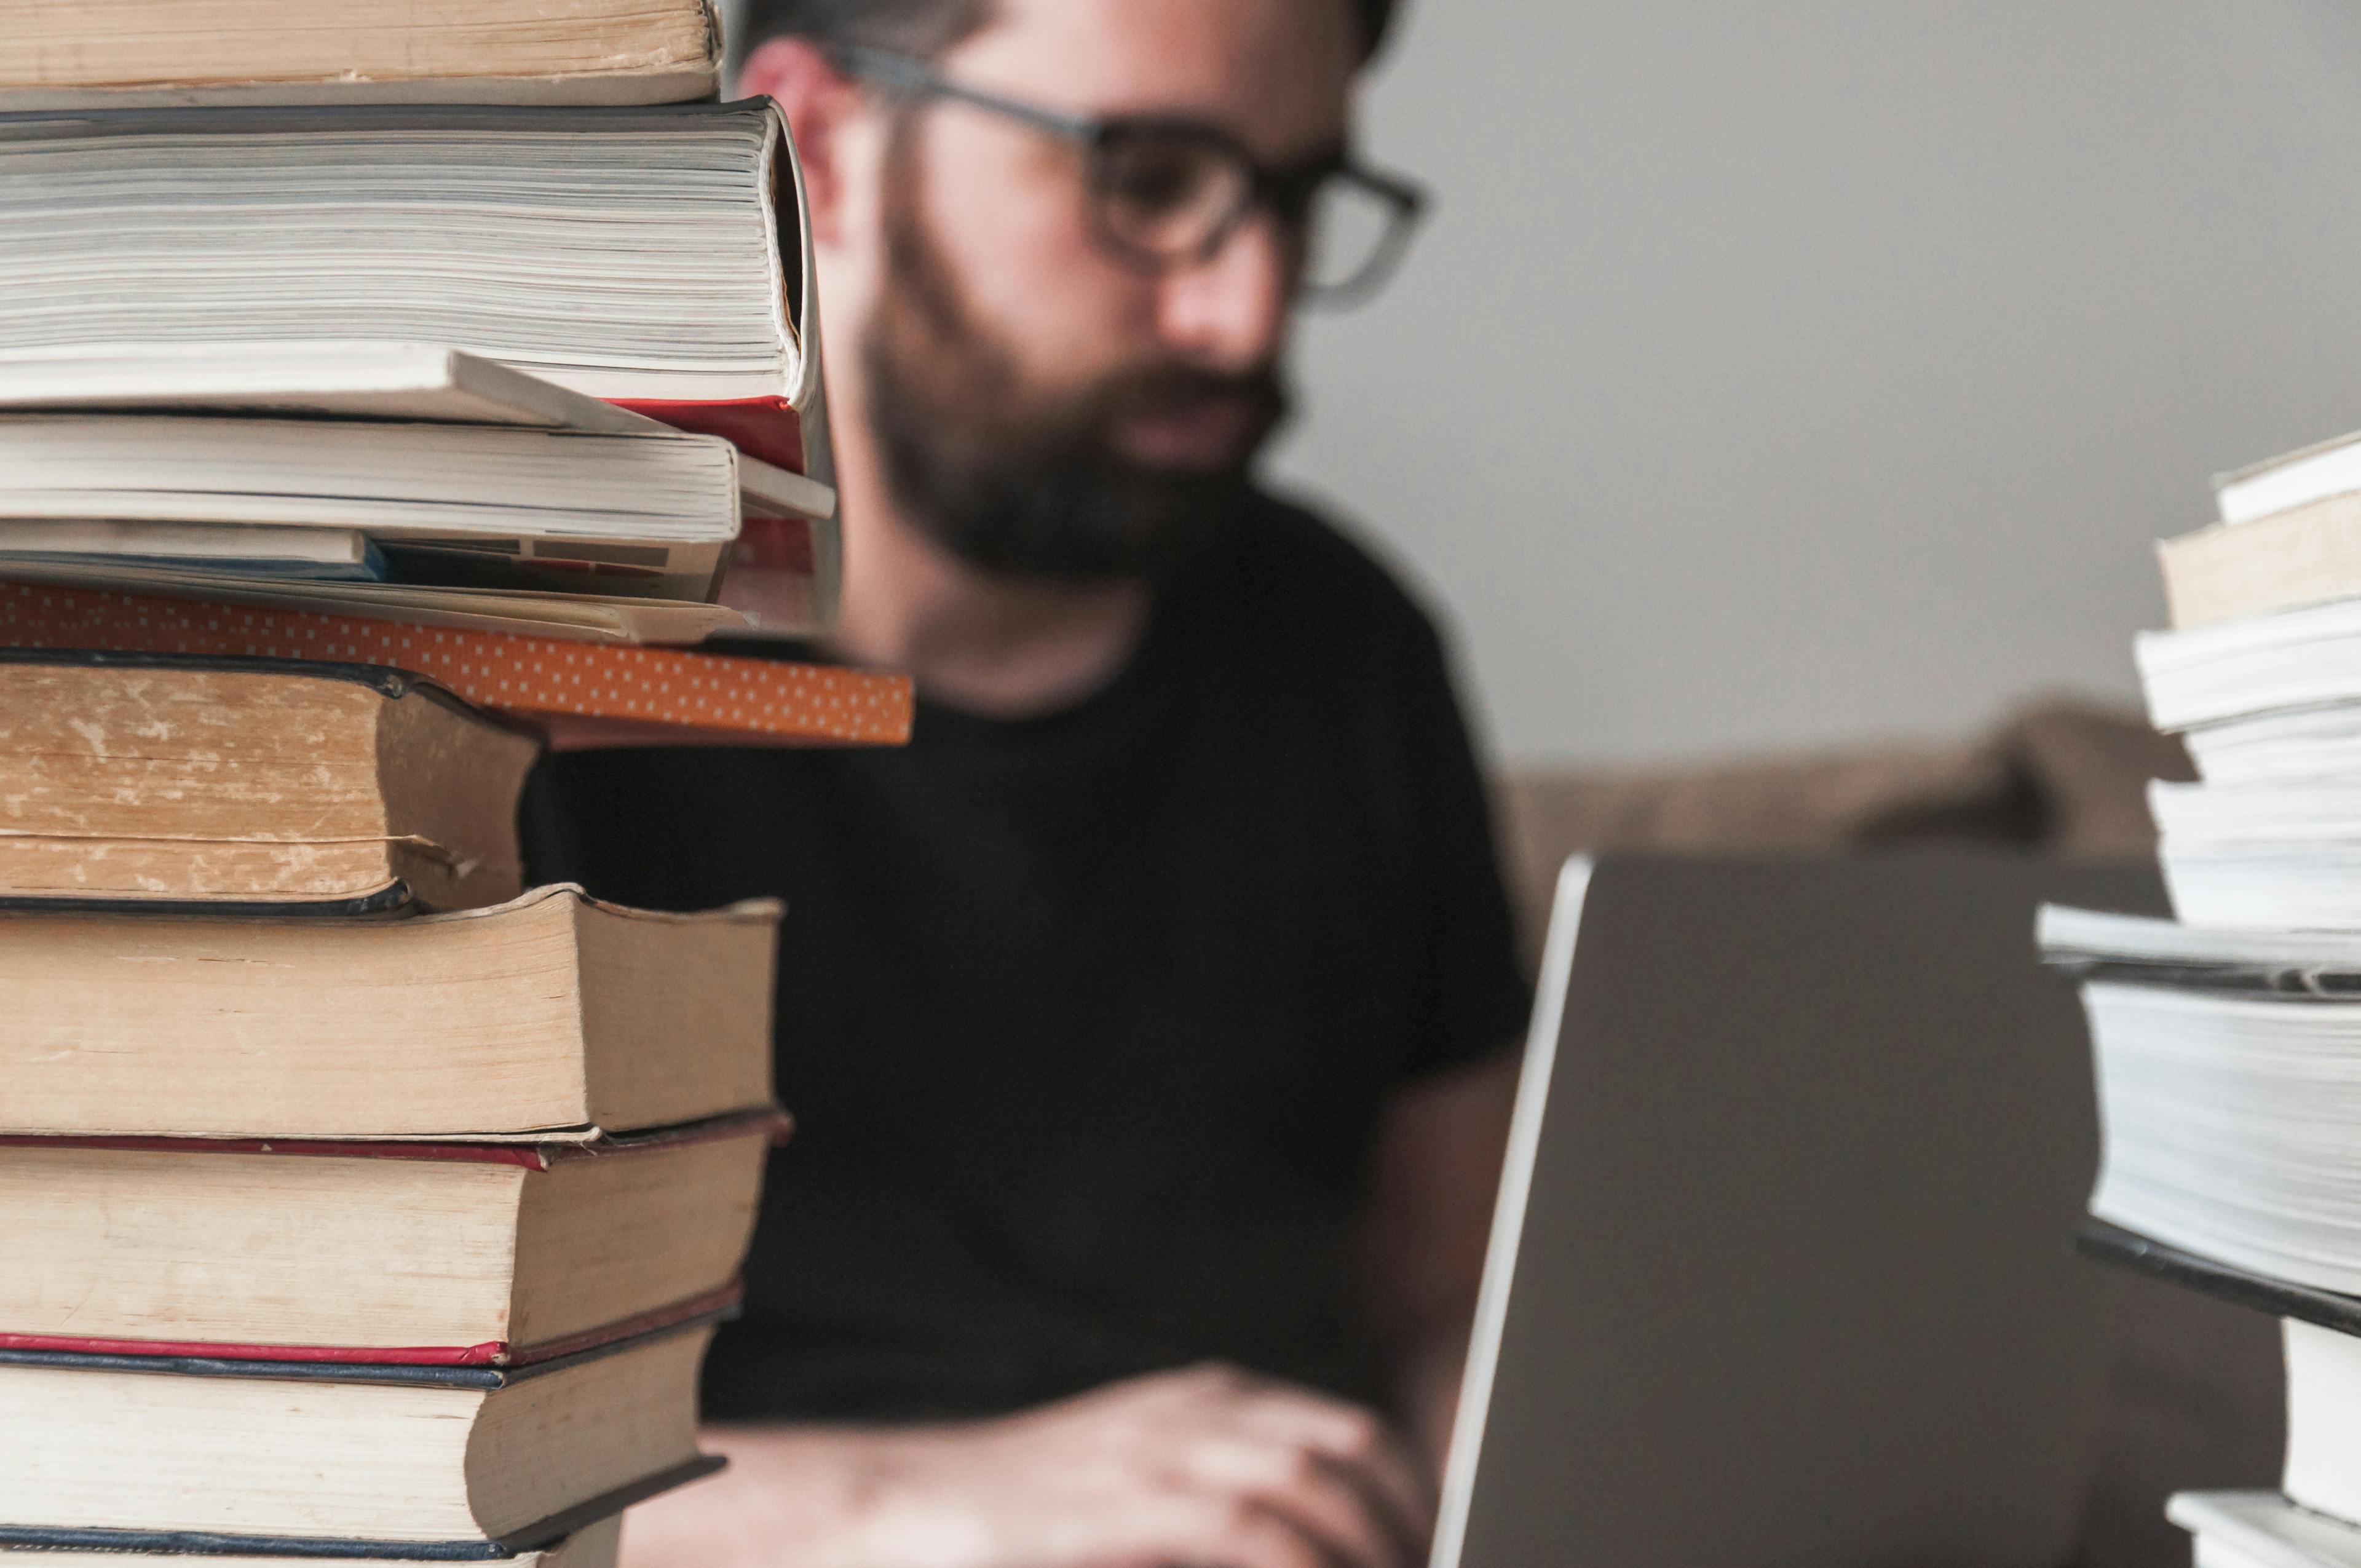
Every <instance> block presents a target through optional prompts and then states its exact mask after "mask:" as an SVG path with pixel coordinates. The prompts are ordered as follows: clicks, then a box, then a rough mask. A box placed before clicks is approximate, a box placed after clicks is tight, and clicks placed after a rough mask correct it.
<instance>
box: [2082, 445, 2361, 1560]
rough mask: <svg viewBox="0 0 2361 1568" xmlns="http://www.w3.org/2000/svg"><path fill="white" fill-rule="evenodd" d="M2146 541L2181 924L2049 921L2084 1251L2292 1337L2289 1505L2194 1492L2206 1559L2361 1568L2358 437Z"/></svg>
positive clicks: (2150, 648) (2195, 1530)
mask: <svg viewBox="0 0 2361 1568" xmlns="http://www.w3.org/2000/svg"><path fill="white" fill-rule="evenodd" d="M2216 486H2217V489H2218V492H2219V497H2220V507H2221V521H2220V522H2219V523H2217V524H2215V525H2213V526H2211V527H2208V528H2206V529H2203V530H2202V531H2200V532H2195V533H2191V534H2189V535H2186V536H2184V537H2182V538H2179V539H2173V540H2169V541H2167V542H2166V543H2164V544H2163V545H2162V547H2161V550H2162V557H2163V564H2164V574H2165V582H2166V587H2167V596H2168V598H2169V602H2170V606H2171V611H2172V620H2173V626H2172V630H2169V631H2162V632H2156V633H2151V634H2147V635H2145V636H2143V637H2142V638H2141V639H2140V641H2139V646H2138V650H2137V652H2138V661H2139V667H2140V673H2141V677H2142V680H2143V682H2144V684H2145V685H2146V688H2147V700H2148V707H2149V710H2150V714H2151V716H2152V717H2153V718H2154V719H2155V721H2156V723H2157V725H2158V728H2159V729H2165V730H2168V731H2170V732H2173V733H2176V734H2178V735H2180V737H2181V738H2182V739H2183V740H2185V741H2186V742H2187V743H2188V747H2189V750H2190V752H2191V756H2192V757H2193V758H2194V760H2195V762H2196V763H2197V767H2198V770H2199V773H2200V774H2201V776H2202V783H2199V784H2162V783H2159V784H2154V785H2151V786H2150V788H2151V795H2150V804H2151V806H2152V807H2153V809H2154V813H2155V816H2156V819H2157V824H2158V829H2159V850H2158V853H2159V858H2160V860H2161V861H2162V864H2163V871H2164V875H2165V881H2166V884H2167V886H2168V887H2169V891H2170V893H2171V896H2172V903H2173V907H2174V911H2175V913H2176V915H2177V916H2178V920H2177V921H2163V920H2152V919H2144V918H2136V917H2132V916H2119V915H2103V914H2097V913H2093V912H2090V911H2084V910H2073V909H2056V908H2053V909H2047V910H2044V911H2043V912H2042V917H2041V928H2040V939H2041V943H2042V947H2043V949H2044V952H2045V954H2046V955H2047V957H2048V959H2049V960H2050V961H2051V962H2052V963H2054V964H2057V965H2059V966H2061V967H2064V968H2066V969H2069V970H2073V971H2075V972H2078V973H2079V974H2081V976H2082V979H2083V984H2082V998H2083V1005H2084V1009H2085V1012H2086V1013H2087V1014H2088V1016H2089V1020H2090V1026H2091V1035H2092V1047H2093V1052H2094V1055H2095V1058H2096V1062H2097V1074H2098V1088H2099V1104H2100V1113H2101V1119H2102V1124H2103V1134H2104V1151H2105V1152H2104V1158H2103V1164H2102V1168H2101V1171H2100V1176H2099V1181H2098V1186H2097V1188H2096V1190H2094V1192H2093V1193H2092V1200H2091V1215H2092V1219H2091V1223H2090V1224H2089V1226H2088V1227H2087V1229H2086V1231H2085V1233H2084V1235H2083V1244H2084V1245H2085V1247H2086V1249H2087V1250H2090V1251H2092V1252H2093V1253H2095V1254H2097V1255H2102V1256H2104V1257H2108V1258H2111V1259H2113V1260H2114V1261H2117V1262H2121V1263H2125V1264H2127V1265H2129V1266H2134V1267H2136V1268H2140V1269H2143V1270H2145V1271H2147V1272H2148V1273H2150V1274H2153V1275H2157V1276H2160V1277H2165V1278H2169V1279H2171V1280H2174V1281H2177V1282H2180V1283H2181V1284H2185V1285H2188V1286H2191V1287H2193V1288H2198V1289H2201V1290H2204V1291H2208V1292H2211V1293H2213V1294H2214V1295H2216V1296H2219V1297H2222V1298H2224V1299H2228V1300H2230V1301H2232V1302H2235V1303H2237V1304H2239V1305H2242V1306H2245V1307H2248V1308H2251V1309H2253V1310H2258V1311H2263V1312H2268V1313H2271V1314H2273V1315H2274V1316H2276V1317H2278V1318H2279V1320H2280V1322H2281V1332H2282V1336H2283V1341H2284V1343H2285V1348H2286V1362H2287V1411H2288V1434H2287V1460H2286V1468H2285V1472H2284V1475H2283V1477H2282V1490H2281V1492H2279V1493H2188V1494H2183V1495H2181V1496H2180V1497H2175V1498H2174V1499H2173V1501H2172V1503H2171V1506H2170V1508H2169V1514H2170V1517H2171V1518H2172V1519H2174V1520H2175V1521H2177V1522H2178V1523H2180V1525H2182V1526H2183V1527H2184V1528H2185V1529H2187V1530H2190V1531H2191V1533H2192V1535H2193V1536H2194V1537H2195V1538H2196V1560H2197V1562H2198V1563H2200V1564H2202V1565H2205V1568H2257V1565H2262V1564H2268V1565H2271V1568H2299V1565H2301V1564H2318V1565H2329V1564H2337V1565H2343V1568H2353V1565H2356V1564H2361V437H2346V438H2345V439H2343V440H2340V441H2335V442H2330V443H2327V444H2323V445H2321V446H2316V447H2312V448H2310V449H2307V450H2305V451H2302V452H2299V453H2295V454H2292V455H2289V456H2287V457H2283V458H2279V459H2275V460H2273V461H2271V462H2269V463H2265V464H2261V465H2258V466H2255V467H2252V468H2248V469H2246V470H2243V471H2241V472H2238V473H2235V474H2231V475H2227V476H2224V477H2223V478H2221V479H2220V480H2218V481H2216Z"/></svg>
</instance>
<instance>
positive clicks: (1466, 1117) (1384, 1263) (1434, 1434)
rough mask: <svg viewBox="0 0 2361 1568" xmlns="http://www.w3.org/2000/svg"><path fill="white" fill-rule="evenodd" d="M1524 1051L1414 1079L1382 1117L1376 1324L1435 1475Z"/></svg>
mask: <svg viewBox="0 0 2361 1568" xmlns="http://www.w3.org/2000/svg"><path fill="white" fill-rule="evenodd" d="M1518 1061H1519V1058H1518V1056H1517V1053H1515V1052H1514V1051H1502V1052H1500V1053H1499V1055H1497V1056H1493V1057H1488V1058H1485V1059H1484V1060H1482V1061H1479V1062H1476V1063H1473V1064H1471V1065H1470V1066H1467V1067H1465V1068H1460V1069H1456V1070H1454V1071H1449V1072H1444V1073H1439V1074H1437V1075H1436V1076H1434V1077H1433V1078H1431V1079H1426V1080H1422V1081H1419V1082H1416V1083H1413V1084H1411V1085H1410V1086H1408V1087H1407V1088H1405V1089H1403V1090H1401V1091H1400V1092H1398V1093H1397V1094H1396V1095H1395V1097H1394V1100H1393V1102H1392V1103H1391V1104H1390V1105H1389V1106H1388V1107H1387V1109H1386V1113H1385V1119H1384V1121H1383V1122H1382V1123H1381V1124H1379V1127H1378V1147H1377V1153H1376V1157H1375V1162H1374V1165H1373V1167H1372V1168H1371V1171H1370V1179H1369V1204H1368V1210H1367V1214H1366V1215H1365V1217H1364V1220H1363V1223H1362V1229H1361V1234H1360V1237H1359V1241H1360V1246H1361V1279H1362V1290H1363V1300H1364V1302H1365V1307H1366V1311H1367V1323H1368V1326H1369V1329H1370V1332H1372V1333H1373V1334H1374V1335H1375V1336H1376V1339H1377V1342H1378V1345H1379V1347H1380V1348H1381V1349H1382V1350H1383V1351H1384V1352H1385V1353H1386V1354H1387V1356H1388V1359H1389V1363H1390V1365H1392V1367H1393V1369H1394V1389H1393V1392H1394V1402H1395V1409H1396V1411H1397V1413H1398V1414H1399V1416H1400V1419H1401V1420H1402V1422H1403V1424H1404V1425H1405V1426H1406V1427H1407V1428H1408V1429H1409V1430H1410V1431H1411V1433H1412V1434H1413V1435H1414V1436H1415V1437H1417V1438H1418V1440H1419V1441H1420V1442H1422V1444H1423V1445H1424V1447H1425V1450H1426V1453H1427V1456H1428V1457H1429V1459H1430V1460H1431V1461H1432V1463H1433V1466H1434V1468H1435V1470H1436V1471H1437V1472H1438V1473H1439V1472H1440V1470H1441V1467H1442V1464H1443V1460H1444V1450H1445V1449H1446V1448H1448V1446H1449V1445H1450V1439H1451V1422H1452V1417H1453V1415H1454V1413H1455V1411H1456V1409H1457V1408H1458V1403H1459V1375H1460V1370H1461V1368H1462V1366H1463V1365H1465V1363H1466V1358H1467V1333H1468V1330H1469V1328H1470V1326H1471V1325H1472V1324H1473V1323H1474V1321H1475V1317H1476V1291H1477V1287H1478V1286H1479V1285H1480V1284H1482V1282H1483V1277H1484V1254H1485V1249H1486V1245H1487V1243H1488V1240H1489V1239H1490V1235H1491V1228H1492V1202H1493V1199H1494V1197H1495V1196H1496V1194H1497V1193H1498V1190H1499V1184H1500V1162H1501V1158H1502V1157H1503V1155H1504V1154H1505V1153H1506V1152H1507V1149H1508V1145H1509V1115H1510V1112H1511V1111H1512V1110H1513V1109H1514V1108H1515V1105H1516V1099H1517V1070H1518Z"/></svg>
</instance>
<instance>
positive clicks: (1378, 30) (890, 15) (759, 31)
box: [731, 0, 1398, 60]
mask: <svg viewBox="0 0 2361 1568" xmlns="http://www.w3.org/2000/svg"><path fill="white" fill-rule="evenodd" d="M1397 3H1398V0H1346V4H1348V5H1351V6H1352V8H1353V10H1354V12H1355V13H1356V15H1357V16H1359V17H1360V19H1361V58H1362V59H1363V60H1367V59H1368V58H1369V57H1370V56H1371V55H1374V54H1376V53H1377V52H1378V45H1380V44H1382V43H1383V42H1384V41H1385V37H1386V28H1387V27H1388V26H1389V25H1390V24H1391V23H1392V21H1393V15H1394V8H1395V6H1396V5H1397ZM992 4H993V0H748V3H747V5H746V9H745V20H744V22H743V23H742V24H741V26H740V28H739V33H740V37H739V38H736V39H733V40H732V42H733V44H734V45H735V47H734V48H733V49H732V50H731V52H732V53H733V54H735V55H736V56H737V57H738V58H739V59H741V60H742V59H744V58H745V53H746V51H747V50H749V49H752V48H753V47H754V46H755V45H756V44H759V43H762V42H763V41H764V40H766V39H769V38H780V37H785V36H793V37H796V38H811V39H814V40H816V41H818V42H820V43H830V44H866V45H868V46H869V47H871V48H873V49H897V50H900V51H901V52H903V53H906V54H915V55H918V56H920V57H922V58H932V57H933V56H935V55H938V54H940V53H942V52H943V50H945V49H949V48H950V47H951V46H952V45H953V44H955V43H957V42H959V41H960V40H961V38H966V37H967V36H968V35H969V34H970V33H972V32H974V31H975V30H976V29H977V28H979V27H983V24H984V23H985V22H987V21H989V20H990V19H991V17H992Z"/></svg>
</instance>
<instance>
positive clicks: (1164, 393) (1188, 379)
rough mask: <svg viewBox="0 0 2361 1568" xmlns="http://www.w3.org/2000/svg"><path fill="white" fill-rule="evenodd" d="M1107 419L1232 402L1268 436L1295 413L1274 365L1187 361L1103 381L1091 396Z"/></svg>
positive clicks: (1291, 400) (1107, 420) (1284, 384)
mask: <svg viewBox="0 0 2361 1568" xmlns="http://www.w3.org/2000/svg"><path fill="white" fill-rule="evenodd" d="M1095 401H1096V402H1097V403H1098V405H1099V407H1100V408H1101V410H1102V411H1104V416H1105V419H1106V422H1109V423H1112V422H1114V421H1115V420H1117V419H1121V418H1126V417H1129V416H1132V415H1136V414H1161V413H1172V412H1179V411H1187V410H1190V409H1193V408H1199V407H1202V406H1203V405H1204V404H1207V403H1236V404H1241V405H1243V406H1244V407H1246V409H1247V410H1248V411H1250V412H1251V413H1252V415H1253V416H1254V422H1255V425H1256V428H1257V432H1258V433H1260V434H1262V435H1268V433H1270V432H1271V431H1273V430H1276V429H1277V428H1278V427H1279V425H1280V424H1281V423H1282V422H1285V421H1286V420H1287V418H1288V417H1289V416H1290V414H1292V413H1293V412H1294V400H1293V399H1292V397H1291V396H1290V394H1289V391H1288V389H1287V382H1286V380H1285V378H1283V377H1281V376H1280V374H1279V367H1277V366H1275V365H1263V366H1257V367H1255V368H1254V369H1251V370H1245V371H1226V372H1225V371H1219V370H1206V369H1202V368H1201V367H1196V366H1191V365H1160V366H1154V367H1149V368H1148V369H1144V370H1135V371H1132V372H1129V373H1128V374H1126V375H1122V376H1119V377H1116V378H1114V379H1112V380H1110V381H1108V382H1106V383H1105V384H1104V385H1103V387H1102V388H1101V389H1100V393H1099V396H1098V397H1097V398H1096V399H1095Z"/></svg>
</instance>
